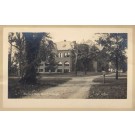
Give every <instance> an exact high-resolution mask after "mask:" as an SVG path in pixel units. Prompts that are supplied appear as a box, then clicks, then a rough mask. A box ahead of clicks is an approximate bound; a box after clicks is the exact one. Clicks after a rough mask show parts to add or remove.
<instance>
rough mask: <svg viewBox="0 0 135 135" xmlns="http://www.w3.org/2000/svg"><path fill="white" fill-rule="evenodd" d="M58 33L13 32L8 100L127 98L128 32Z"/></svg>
mask: <svg viewBox="0 0 135 135" xmlns="http://www.w3.org/2000/svg"><path fill="white" fill-rule="evenodd" d="M52 32H53V33H51V32H42V33H41V32H9V33H8V42H9V45H8V46H9V51H8V98H53V99H55V98H60V99H61V98H64V99H70V98H71V99H72V98H75V99H76V98H80V99H93V98H94V99H126V98H127V48H128V44H127V36H128V34H127V33H89V32H82V31H78V32H77V33H76V34H77V35H74V31H72V30H71V31H69V32H70V33H69V34H70V37H69V35H67V34H65V35H63V34H62V35H61V31H55V30H54V31H53V30H52ZM62 32H63V31H62ZM64 33H67V32H66V30H64Z"/></svg>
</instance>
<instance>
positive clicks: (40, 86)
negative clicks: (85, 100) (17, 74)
mask: <svg viewBox="0 0 135 135" xmlns="http://www.w3.org/2000/svg"><path fill="white" fill-rule="evenodd" d="M69 80H71V78H44V79H40V81H39V82H38V83H37V84H35V85H28V84H25V85H24V84H20V83H19V79H18V78H9V79H8V98H22V97H24V96H27V95H32V94H34V93H40V92H42V91H43V90H45V89H47V88H50V87H56V86H58V85H59V84H63V83H65V82H67V81H69Z"/></svg>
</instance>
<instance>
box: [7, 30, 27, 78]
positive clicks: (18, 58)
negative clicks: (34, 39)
mask: <svg viewBox="0 0 135 135" xmlns="http://www.w3.org/2000/svg"><path fill="white" fill-rule="evenodd" d="M8 42H9V44H10V51H9V73H10V69H11V65H12V64H13V63H14V65H15V64H16V66H17V65H18V70H19V72H18V73H19V76H22V71H23V68H22V67H23V65H24V55H25V50H24V48H25V42H24V36H23V34H22V33H20V32H15V33H13V32H10V33H9V35H8ZM13 48H14V52H13ZM12 55H13V56H12ZM13 60H14V61H13Z"/></svg>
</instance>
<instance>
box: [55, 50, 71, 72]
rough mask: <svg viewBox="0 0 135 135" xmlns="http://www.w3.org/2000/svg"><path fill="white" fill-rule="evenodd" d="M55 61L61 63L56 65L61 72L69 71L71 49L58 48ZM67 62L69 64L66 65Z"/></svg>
mask: <svg viewBox="0 0 135 135" xmlns="http://www.w3.org/2000/svg"><path fill="white" fill-rule="evenodd" d="M56 61H58V62H60V63H62V65H58V69H61V70H62V73H65V72H71V70H72V59H71V51H70V50H59V51H58V57H56ZM68 63H69V65H68ZM65 69H66V70H65Z"/></svg>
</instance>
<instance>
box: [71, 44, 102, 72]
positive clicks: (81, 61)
mask: <svg viewBox="0 0 135 135" xmlns="http://www.w3.org/2000/svg"><path fill="white" fill-rule="evenodd" d="M72 53H73V56H74V57H75V66H76V72H77V70H81V71H84V72H85V74H86V72H87V70H89V63H90V62H92V61H93V60H97V57H98V55H99V49H98V48H97V47H96V46H95V45H93V46H90V45H87V44H76V45H75V46H74V49H73V50H72Z"/></svg>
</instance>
